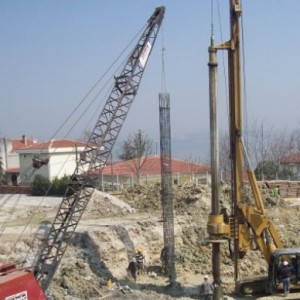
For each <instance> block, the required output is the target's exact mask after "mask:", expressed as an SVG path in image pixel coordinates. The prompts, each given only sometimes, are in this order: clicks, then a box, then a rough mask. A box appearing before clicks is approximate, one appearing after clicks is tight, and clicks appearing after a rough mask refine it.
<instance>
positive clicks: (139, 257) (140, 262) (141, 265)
mask: <svg viewBox="0 0 300 300" xmlns="http://www.w3.org/2000/svg"><path fill="white" fill-rule="evenodd" d="M135 259H136V262H137V267H138V270H140V271H141V272H143V271H144V269H145V256H144V254H143V249H142V247H138V248H137V249H136V254H135Z"/></svg>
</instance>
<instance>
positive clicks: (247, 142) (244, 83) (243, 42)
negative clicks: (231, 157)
mask: <svg viewBox="0 0 300 300" xmlns="http://www.w3.org/2000/svg"><path fill="white" fill-rule="evenodd" d="M242 2H243V1H242V0H241V5H242ZM243 20H244V17H243V14H242V15H241V29H242V30H241V41H242V64H243V93H244V103H243V104H244V111H245V113H244V116H245V122H244V126H245V129H246V130H245V131H244V132H243V133H244V136H245V144H246V148H248V147H247V146H248V144H249V141H248V136H249V134H248V108H247V107H248V101H247V86H246V82H247V80H246V58H245V39H244V21H243ZM243 133H242V134H243Z"/></svg>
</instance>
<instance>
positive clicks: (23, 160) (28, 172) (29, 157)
mask: <svg viewBox="0 0 300 300" xmlns="http://www.w3.org/2000/svg"><path fill="white" fill-rule="evenodd" d="M35 155H36V153H20V154H19V159H20V180H19V181H20V184H22V185H28V184H29V182H31V181H33V179H34V177H35V176H37V175H41V176H43V177H46V178H49V165H43V166H42V167H41V168H39V169H36V168H34V167H33V165H32V163H33V158H34V156H35ZM48 157H49V155H48V154H41V155H40V158H41V159H46V158H48Z"/></svg>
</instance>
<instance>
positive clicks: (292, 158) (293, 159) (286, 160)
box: [280, 152, 300, 164]
mask: <svg viewBox="0 0 300 300" xmlns="http://www.w3.org/2000/svg"><path fill="white" fill-rule="evenodd" d="M280 162H281V163H282V164H290V163H298V164H299V163H300V152H298V153H294V154H291V155H289V156H286V157H283V158H281V160H280Z"/></svg>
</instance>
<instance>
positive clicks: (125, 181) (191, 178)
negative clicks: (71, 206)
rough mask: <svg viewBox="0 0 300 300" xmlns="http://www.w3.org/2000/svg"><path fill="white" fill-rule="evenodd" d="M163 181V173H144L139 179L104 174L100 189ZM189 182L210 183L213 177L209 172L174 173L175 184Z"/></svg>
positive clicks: (121, 187) (124, 187) (106, 189)
mask: <svg viewBox="0 0 300 300" xmlns="http://www.w3.org/2000/svg"><path fill="white" fill-rule="evenodd" d="M157 182H161V175H160V174H159V175H143V176H140V177H139V179H138V177H137V176H135V175H131V176H125V175H118V174H115V175H103V176H102V177H101V178H100V183H99V189H100V190H101V191H104V192H105V191H120V190H122V189H126V188H128V187H131V186H133V185H135V184H148V183H157ZM187 182H193V183H196V184H207V185H210V183H211V177H210V174H209V173H208V172H206V173H189V174H185V173H174V174H172V183H173V184H174V185H178V186H179V185H183V184H185V183H187Z"/></svg>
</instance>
